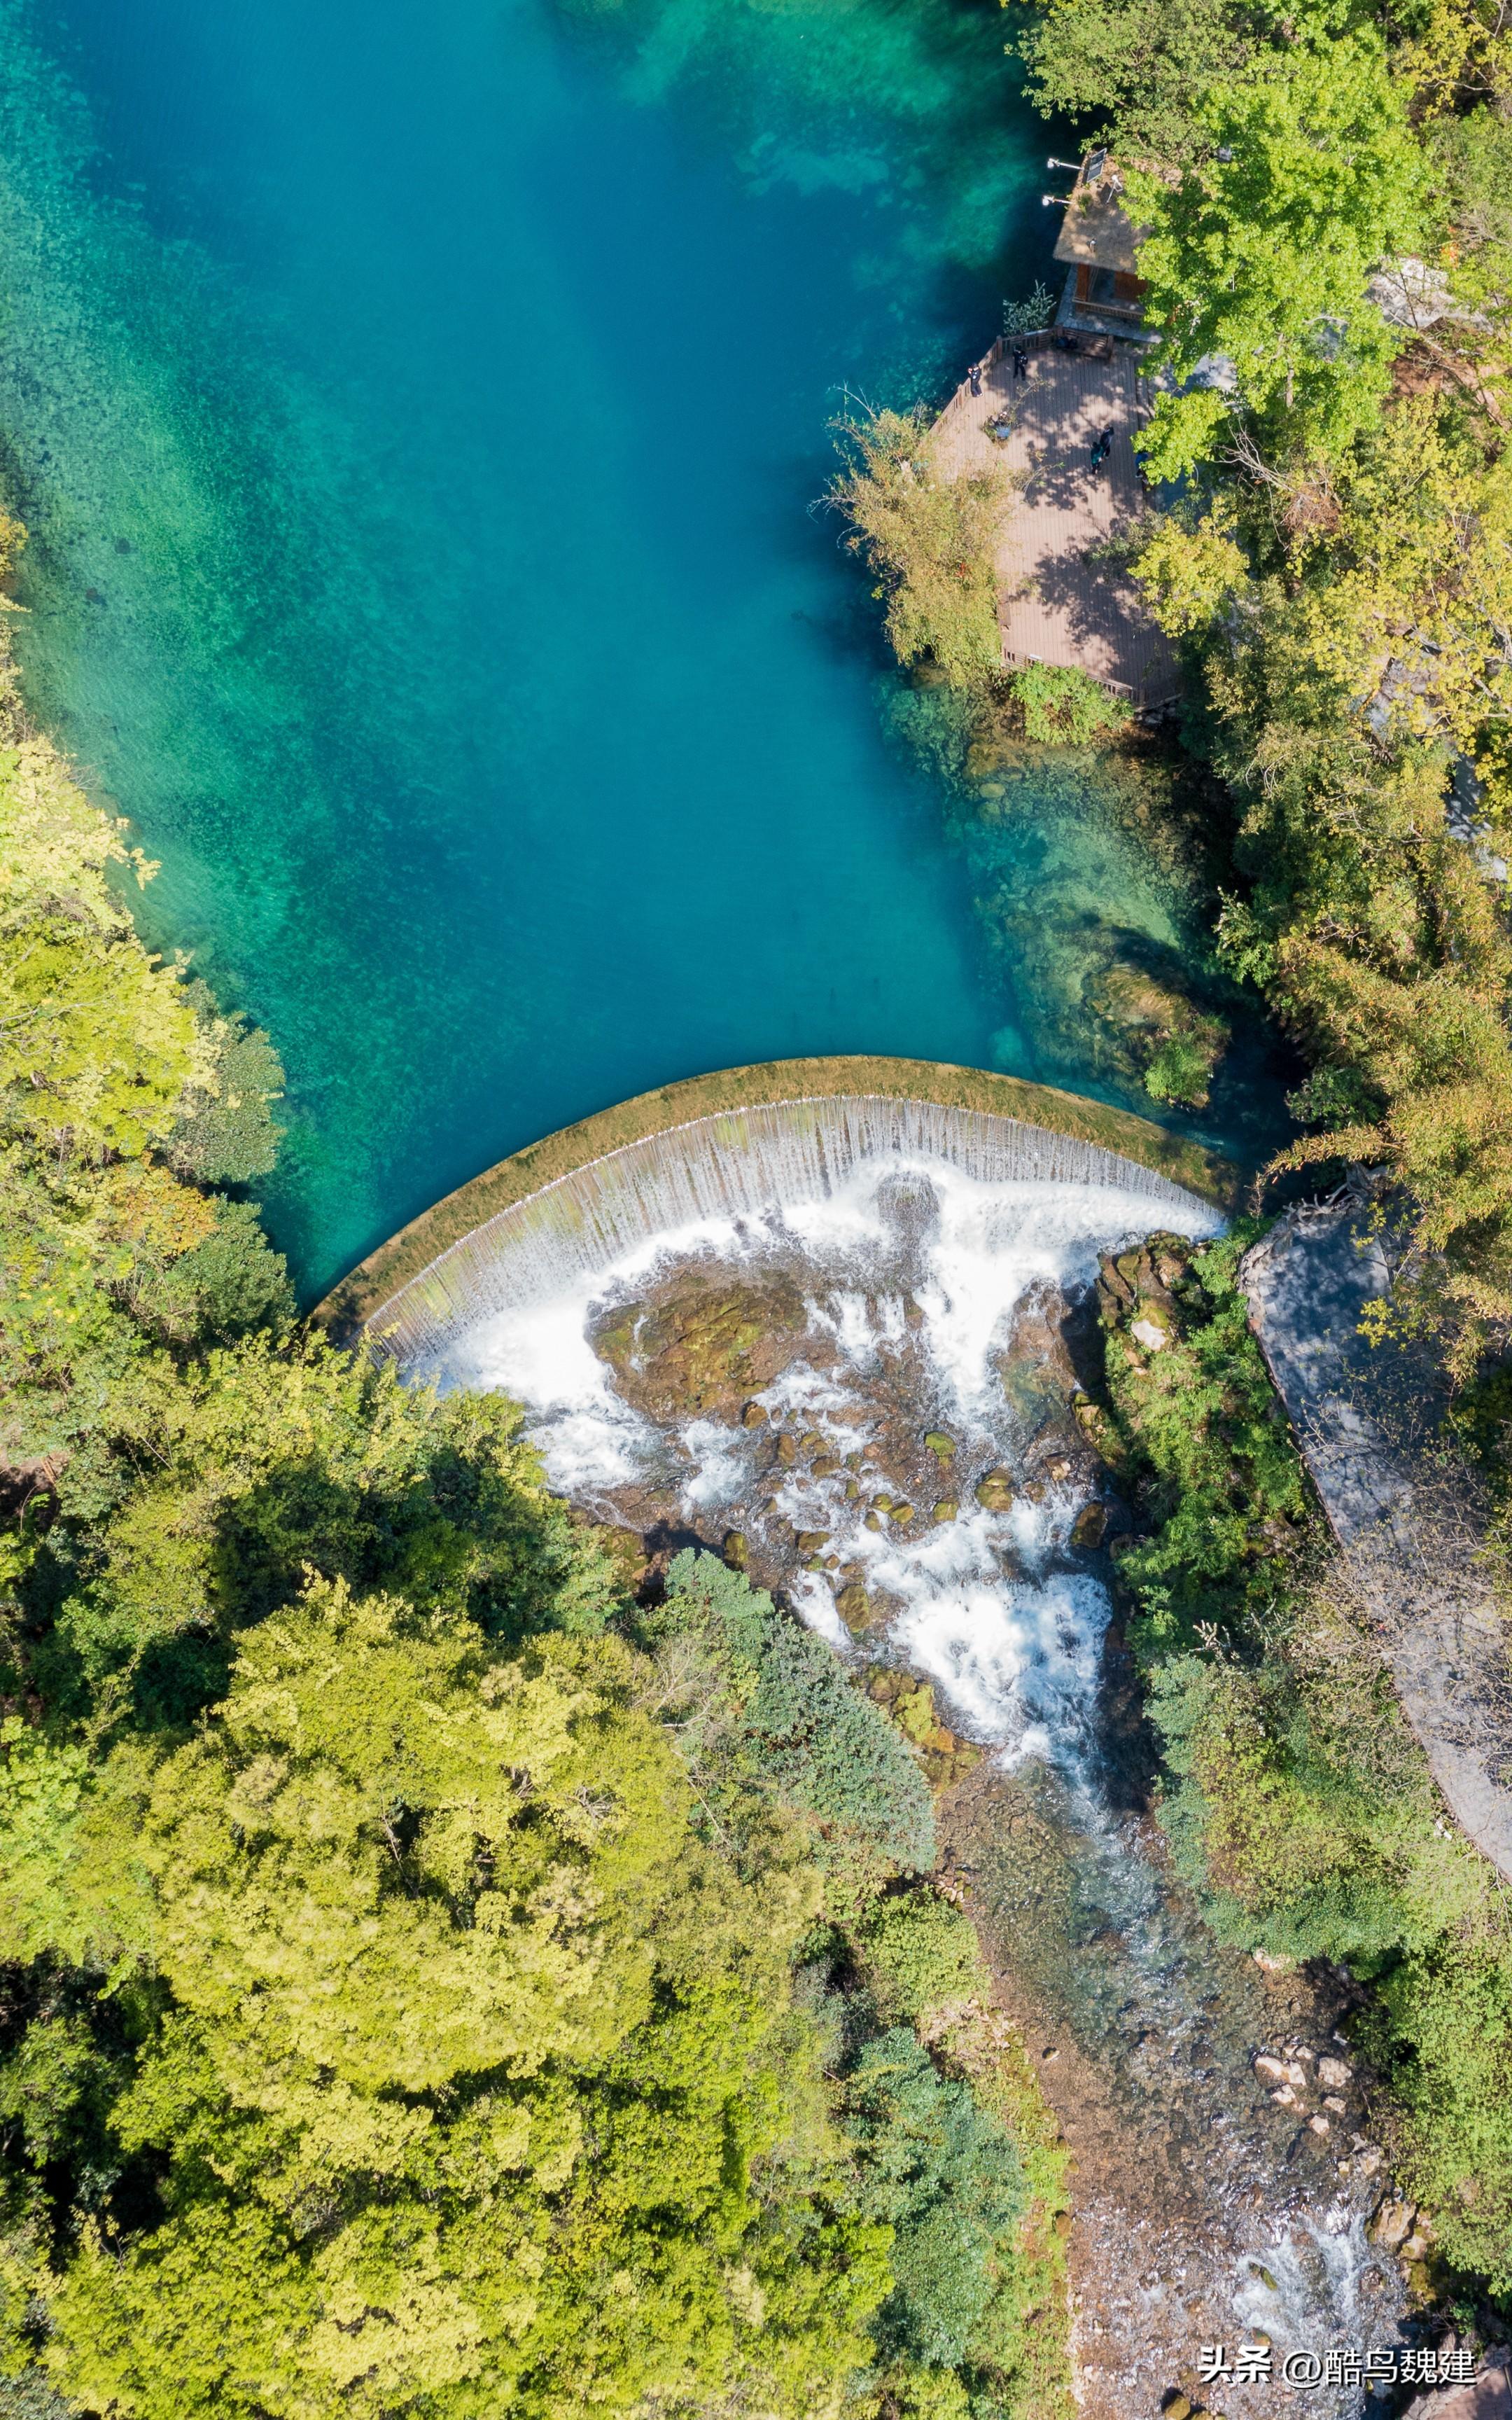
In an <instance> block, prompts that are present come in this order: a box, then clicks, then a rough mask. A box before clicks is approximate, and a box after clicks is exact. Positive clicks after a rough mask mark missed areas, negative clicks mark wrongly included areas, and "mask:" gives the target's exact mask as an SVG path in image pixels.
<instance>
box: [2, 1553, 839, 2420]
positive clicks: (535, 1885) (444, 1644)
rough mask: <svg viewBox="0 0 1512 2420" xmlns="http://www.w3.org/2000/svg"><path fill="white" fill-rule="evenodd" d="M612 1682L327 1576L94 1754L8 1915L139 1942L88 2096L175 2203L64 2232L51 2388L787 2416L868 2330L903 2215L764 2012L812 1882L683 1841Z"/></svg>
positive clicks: (96, 2395)
mask: <svg viewBox="0 0 1512 2420" xmlns="http://www.w3.org/2000/svg"><path fill="white" fill-rule="evenodd" d="M633 1681H634V1668H633V1660H632V1658H631V1657H630V1655H629V1654H628V1653H627V1652H626V1651H625V1648H624V1647H623V1646H621V1645H619V1644H618V1643H617V1642H615V1641H612V1640H608V1639H600V1640H596V1641H595V1640H579V1641H573V1640H568V1639H565V1638H563V1637H556V1638H546V1639H543V1640H541V1641H540V1642H538V1643H537V1644H536V1645H535V1646H533V1647H532V1648H531V1649H529V1650H528V1651H526V1652H523V1653H520V1654H516V1655H513V1656H511V1655H508V1654H501V1653H500V1652H498V1651H497V1650H495V1649H493V1648H491V1647H490V1646H489V1644H488V1642H487V1641H486V1638H485V1637H484V1636H483V1634H482V1632H481V1631H480V1630H479V1629H478V1628H477V1627H476V1625H474V1624H472V1623H471V1622H469V1621H465V1620H458V1619H455V1618H451V1617H447V1616H438V1615H434V1614H421V1613H418V1612H416V1611H415V1610H413V1609H412V1608H411V1607H409V1606H408V1605H406V1603H405V1602H404V1601H403V1600H402V1599H395V1598H392V1597H377V1596H367V1597H355V1596H353V1595H352V1594H351V1593H350V1592H349V1591H348V1590H347V1589H346V1588H345V1587H343V1586H341V1585H330V1584H327V1583H324V1582H315V1583H313V1584H312V1585H311V1586H310V1587H309V1588H308V1589H307V1590H306V1591H305V1593H304V1594H303V1596H302V1597H301V1599H300V1601H299V1603H298V1604H297V1605H296V1606H292V1607H291V1608H289V1609H288V1610H287V1611H285V1612H284V1613H281V1614H279V1615H277V1616H274V1617H271V1618H270V1620H269V1621H267V1622H265V1623H264V1624H263V1625H262V1626H261V1627H260V1628H257V1629H255V1630H254V1631H253V1632H251V1633H250V1634H249V1635H248V1636H247V1637H246V1638H245V1639H244V1641H243V1643H242V1645H241V1647H240V1649H239V1652H238V1655H237V1659H236V1663H235V1667H234V1669H233V1672H232V1676H231V1683H230V1687H229V1690H228V1693H227V1695H226V1697H225V1699H224V1701H223V1703H222V1704H221V1705H220V1706H219V1707H218V1708H217V1710H216V1711H215V1713H214V1714H213V1715H212V1716H211V1718H210V1720H209V1722H208V1725H207V1726H206V1727H205V1728H204V1729H203V1730H202V1731H201V1732H200V1733H199V1734H198V1735H197V1736H196V1737H195V1738H193V1740H191V1741H189V1742H188V1743H186V1744H185V1745H182V1746H180V1747H178V1748H177V1749H174V1750H172V1751H171V1752H169V1753H167V1754H166V1755H159V1756H153V1755H150V1754H144V1751H143V1746H142V1745H141V1744H139V1743H138V1742H136V1741H131V1742H126V1743H123V1744H122V1745H120V1746H119V1747H117V1748H116V1750H115V1751H113V1753H112V1755H111V1756H110V1757H109V1758H107V1759H106V1760H105V1761H104V1762H103V1764H102V1765H101V1766H100V1769H99V1772H98V1775H97V1776H96V1778H95V1780H94V1783H93V1787H92V1789H91V1792H90V1793H89V1796H88V1800H87V1803H86V1805H85V1808H84V1810H83V1813H82V1815H81V1818H80V1820H79V1823H78V1824H77V1827H76V1829H75V1830H74V1832H73V1833H72V1835H71V1838H70V1839H69V1846H68V1851H67V1853H66V1854H65V1855H64V1856H63V1857H62V1858H60V1860H59V1864H58V1870H57V1871H56V1873H55V1875H54V1880H53V1885H52V1888H51V1890H50V1891H49V1892H48V1893H46V1894H43V1893H41V1892H37V1893H35V1894H34V1895H33V1900H32V1909H31V1914H32V1923H31V1927H30V1931H29V1936H28V1937H27V1938H26V1939H24V1940H22V1941H16V1940H13V1942H12V1944H11V1945H10V1946H11V1947H12V1948H13V1950H20V1951H23V1952H24V1951H27V1950H29V1951H30V1952H31V1954H33V1955H36V1954H37V1949H38V1947H39V1933H48V1932H50V1933H51V1936H52V1941H53V1944H54V1946H55V1948H56V1950H57V1951H59V1952H61V1953H62V1954H63V1955H65V1956H71V1957H73V1958H74V1959H75V1960H77V1958H78V1956H79V1954H80V1951H81V1948H82V1947H83V1946H84V1945H85V1943H86V1942H92V1943H93V1944H94V1945H95V1946H96V1949H97V1953H98V1955H99V1956H100V1958H101V1959H104V1960H108V1961H110V1962H112V1963H113V1964H114V1966H115V1968H116V1971H117V1972H119V1971H120V1969H121V1967H122V1965H123V1964H125V1963H128V1962H130V1963H131V1966H132V1969H133V1971H137V1972H142V1973H144V1974H145V1973H146V1972H147V1962H148V1961H149V1960H150V1971H151V1974H152V1977H153V1981H154V1988H155V1993H156V1996H157V2001H158V2006H157V2008H156V2009H155V2010H154V2014H153V2021H152V2024H151V2029H150V2033H149V2035H148V2037H147V2040H146V2041H145V2042H144V2044H143V2045H142V2047H141V2049H140V2051H139V2053H138V2055H137V2057H136V2060H135V2062H134V2073H133V2074H132V2076H131V2081H130V2083H129V2084H128V2086H127V2087H126V2089H125V2090H124V2091H122V2092H120V2093H119V2095H118V2097H117V2098H116V2101H115V2102H114V2105H113V2107H112V2109H111V2114H110V2127H111V2132H112V2133H113V2136H114V2138H115V2142H116V2145H117V2146H118V2156H119V2157H120V2158H121V2159H122V2161H123V2162H124V2163H125V2171H124V2176H126V2177H129V2176H130V2175H131V2174H132V2173H135V2174H140V2175H145V2174H155V2175H157V2176H158V2177H159V2178H160V2179H161V2182H160V2184H159V2187H158V2202H159V2207H160V2211H161V2215H159V2216H158V2217H157V2218H156V2221H155V2223H149V2224H147V2225H146V2226H140V2225H139V2226H136V2227H131V2226H125V2227H124V2230H123V2227H122V2224H121V2220H120V2219H119V2218H118V2217H117V2216H116V2211H118V2210H119V2208H120V2206H121V2202H122V2198H123V2195H122V2193H121V2191H120V2190H117V2193H116V2195H115V2196H114V2197H113V2200H112V2202H111V2203H109V2204H107V2206H106V2208H105V2210H104V2211H103V2212H102V2214H101V2217H100V2221H99V2222H98V2223H97V2224H96V2226H93V2227H91V2226H85V2229H84V2231H83V2234H82V2236H81V2239H80V2242H79V2248H78V2250H77V2253H76V2254H75V2255H74V2256H73V2257H72V2258H71V2259H70V2260H69V2262H68V2264H67V2267H66V2269H65V2272H64V2274H63V2276H62V2278H61V2281H60V2282H59V2283H58V2284H57V2286H56V2287H55V2288H54V2291H53V2292H52V2295H51V2298H50V2309H49V2319H50V2326H51V2335H50V2336H49V2339H48V2342H47V2346H46V2353H45V2359H46V2364H47V2366H48V2368H49V2369H50V2371H51V2372H52V2374H53V2375H54V2377H55V2378H56V2379H57V2380H58V2381H59V2383H60V2384H62V2385H63V2386H65V2388H66V2389H67V2390H68V2391H69V2393H71V2394H74V2395H77V2396H80V2397H83V2398H84V2399H85V2400H86V2401H91V2402H96V2403H101V2402H105V2401H108V2399H109V2398H110V2397H112V2396H115V2397H117V2398H119V2399H120V2400H122V2401H123V2402H125V2403H127V2404H128V2405H129V2406H130V2408H132V2409H134V2410H137V2411H139V2412H141V2413H142V2414H143V2415H144V2420H155V2415H158V2414H162V2415H164V2420H166V2416H167V2415H169V2414H190V2413H196V2412H217V2413H234V2412H246V2413H248V2414H249V2420H250V2415H251V2414H253V2413H254V2412H259V2413H262V2412H275V2413H280V2414H282V2413H288V2414H290V2415H293V2414H304V2413H307V2412H308V2413H316V2412H332V2411H335V2410H338V2409H339V2410H342V2411H349V2412H373V2413H375V2414H377V2413H379V2412H382V2413H384V2414H390V2413H398V2412H406V2411H410V2410H414V2411H421V2410H424V2412H426V2413H427V2414H429V2413H431V2412H446V2413H459V2414H460V2413H475V2412H476V2413H482V2412H486V2411H491V2410H495V2409H497V2408H498V2407H499V2405H500V2403H501V2401H504V2402H507V2403H508V2404H509V2405H510V2407H511V2408H513V2409H517V2410H519V2411H520V2412H541V2413H543V2414H545V2413H547V2412H572V2411H579V2410H581V2411H586V2410H589V2409H594V2408H605V2407H608V2408H610V2409H617V2410H626V2409H628V2408H629V2407H630V2406H631V2405H633V2404H634V2403H635V2402H636V2401H637V2400H638V2399H639V2398H640V2397H643V2396H645V2395H647V2394H651V2393H654V2392H656V2391H660V2392H662V2393H671V2392H678V2393H683V2394H687V2393H692V2392H699V2391H702V2392H704V2393H714V2392H721V2391H723V2392H728V2391H731V2390H732V2389H733V2387H734V2386H735V2385H736V2384H737V2382H738V2381H740V2380H742V2379H750V2378H751V2377H752V2376H753V2375H755V2376H759V2378H760V2381H761V2387H762V2392H763V2394H764V2396H765V2397H768V2398H769V2399H770V2408H772V2409H774V2410H777V2411H781V2412H789V2411H792V2412H798V2411H802V2410H807V2409H809V2408H811V2405H812V2403H813V2402H814V2400H815V2399H816V2398H822V2397H823V2396H824V2394H825V2392H829V2393H833V2392H834V2390H835V2388H836V2387H837V2386H838V2385H839V2383H840V2382H841V2381H842V2380H843V2378H844V2376H845V2375H846V2374H847V2373H848V2371H849V2370H850V2369H852V2368H854V2367H855V2366H857V2364H858V2363H859V2361H860V2360H861V2359H862V2358H863V2357H864V2340H863V2339H862V2338H861V2337H860V2336H858V2335H857V2334H856V2327H857V2323H858V2322H859V2321H864V2319H865V2318H866V2316H867V2314H868V2312H869V2310H870V2309H871V2308H872V2307H873V2306H874V2304H875V2303H876V2301H877V2299H878V2298H879V2295H880V2294H881V2293H882V2292H883V2291H884V2290H885V2288H886V2285H887V2265H886V2259H885V2250H886V2241H887V2239H886V2236H885V2234H883V2233H882V2232H881V2231H879V2229H878V2228H877V2227H876V2226H869V2224H868V2223H867V2221H866V2220H865V2219H864V2218H861V2217H856V2216H847V2215H845V2214H844V2213H843V2212H842V2211H841V2209H840V2207H839V2202H838V2198H837V2196H838V2195H839V2192H840V2188H841V2175H842V2172H841V2147H840V2145H839V2144H838V2142H837V2141H836V2140H834V2139H833V2138H832V2137H831V2135H830V2134H829V2133H828V2131H827V2128H826V2123H825V2118H824V2113H823V2105H822V2100H821V2098H820V2096H819V2094H818V2090H817V2071H816V2065H815V2037H814V2035H813V2033H812V2030H811V2028H806V2027H805V2025H804V2024H803V2022H802V2021H801V2020H800V2019H798V2018H797V2017H796V2016H795V2014H794V2013H793V2012H792V2011H791V2010H790V2009H789V2007H788V2001H787V1988H786V1972H787V1965H788V1962H789V1959H790V1957H791V1954H792V1950H793V1947H794V1946H795V1937H796V1933H797V1931H798V1930H799V1929H800V1928H801V1926H802V1924H803V1922H804V1920H805V1916H806V1909H805V1906H804V1904H803V1900H802V1899H801V1897H800V1896H798V1895H797V1894H795V1891H794V1890H793V1888H792V1887H791V1886H790V1885H789V1884H788V1883H787V1881H786V1878H785V1877H779V1887H778V1889H777V1890H776V1891H775V1892H774V1891H772V1890H769V1889H764V1888H763V1887H762V1886H761V1885H759V1884H755V1883H751V1882H746V1881H741V1880H739V1879H738V1878H737V1877H735V1876H734V1875H733V1872H732V1871H731V1869H729V1867H728V1866H726V1865H724V1864H723V1863H721V1861H720V1860H718V1859H717V1857H715V1856H713V1855H711V1854H710V1853H709V1852H707V1851H706V1850H704V1849H703V1848H702V1847H701V1846H700V1844H699V1843H698V1841H697V1840H696V1838H695V1836H694V1834H693V1833H692V1831H691V1828H690V1826H689V1824H688V1822H687V1786H686V1783H685V1782H684V1780H683V1778H682V1774H681V1768H680V1765H679V1763H678V1760H677V1758H676V1755H675V1753H674V1751H673V1750H672V1748H671V1745H670V1744H669V1743H668V1742H667V1740H666V1738H665V1736H664V1734H663V1733H662V1732H661V1731H660V1730H659V1728H658V1727H657V1726H656V1724H655V1723H654V1722H652V1721H651V1720H650V1719H649V1718H648V1717H647V1716H646V1715H645V1714H640V1713H638V1712H637V1711H636V1710H635V1709H634V1707H633V1705H632V1704H631V1702H630V1699H631V1696H632V1689H633ZM811 1906H812V1895H811V1894H810V1900H809V1907H810V1909H811ZM28 2040H30V2036H29V2035H28ZM65 2050H67V2046H66V2045H65ZM71 2055H72V2054H71V2052H69V2053H68V2055H67V2056H65V2058H64V2065H65V2067H66V2068H67V2067H68V2064H69V2057H71ZM75 2063H76V2062H75ZM123 2181H124V2177H123ZM611 2281H612V2282H611Z"/></svg>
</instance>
